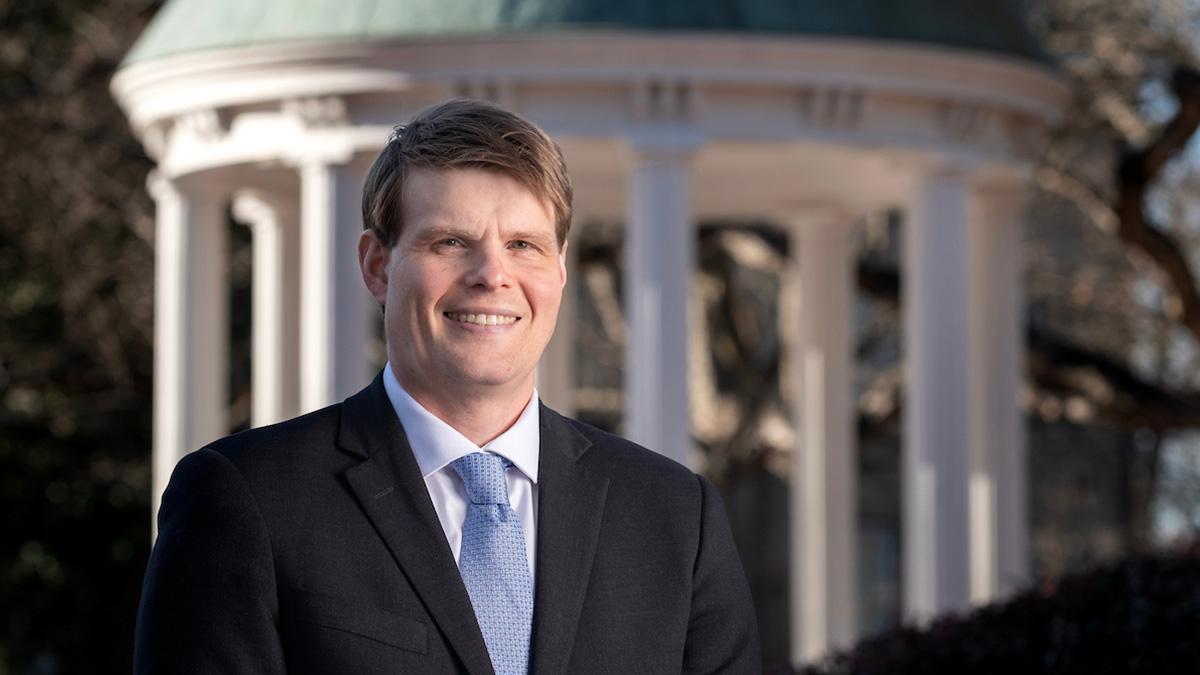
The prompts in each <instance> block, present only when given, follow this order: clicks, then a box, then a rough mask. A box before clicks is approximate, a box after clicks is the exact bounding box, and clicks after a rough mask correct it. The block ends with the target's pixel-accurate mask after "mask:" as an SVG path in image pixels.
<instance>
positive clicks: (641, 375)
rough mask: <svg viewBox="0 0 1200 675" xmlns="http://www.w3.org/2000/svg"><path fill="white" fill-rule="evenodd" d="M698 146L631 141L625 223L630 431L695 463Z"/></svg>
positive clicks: (679, 459) (644, 442)
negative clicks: (691, 359) (692, 405)
mask: <svg viewBox="0 0 1200 675" xmlns="http://www.w3.org/2000/svg"><path fill="white" fill-rule="evenodd" d="M692 148H693V146H691V145H687V144H675V143H661V144H659V143H653V142H639V143H635V144H634V145H633V171H632V173H631V175H630V186H629V204H628V216H627V222H626V227H625V260H624V264H625V272H624V273H625V279H624V298H625V306H626V307H627V309H626V316H627V317H628V318H629V334H628V343H627V345H626V352H625V433H626V435H627V436H629V438H631V439H632V440H634V441H636V442H638V443H641V444H642V445H644V446H646V447H648V448H650V449H652V450H655V451H658V452H660V453H662V454H664V455H666V456H667V457H670V458H671V459H674V460H675V461H677V462H680V463H682V464H689V463H690V461H691V455H692V441H691V434H690V430H689V419H688V412H689V407H688V367H687V363H688V347H687V340H688V319H689V318H688V314H689V312H688V305H689V302H688V293H689V288H690V283H691V274H692V267H693V260H694V258H695V238H696V235H695V229H694V225H693V223H692V195H691V170H690V166H689V165H690V159H691V154H692Z"/></svg>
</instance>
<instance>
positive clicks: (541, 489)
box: [532, 406, 608, 673]
mask: <svg viewBox="0 0 1200 675" xmlns="http://www.w3.org/2000/svg"><path fill="white" fill-rule="evenodd" d="M539 417H540V420H541V450H540V455H539V459H538V525H537V530H538V536H537V580H536V587H535V588H536V596H535V598H534V610H533V659H532V666H533V667H532V672H534V673H561V672H565V671H566V668H567V659H568V657H570V654H571V647H572V646H573V644H574V642H575V629H576V627H577V626H578V624H579V616H580V612H581V611H582V609H583V599H584V593H585V592H586V590H587V586H588V577H589V576H590V575H591V571H592V559H593V557H594V556H595V553H596V541H597V539H598V538H599V534H600V520H601V516H602V515H603V511H604V498H605V495H606V494H607V491H608V478H605V477H603V476H599V475H596V474H595V473H592V472H590V471H588V470H587V469H586V468H584V467H583V465H582V464H581V463H580V462H579V459H580V458H581V457H583V455H584V453H585V452H586V451H587V449H588V447H589V446H590V445H591V441H589V440H588V439H587V438H586V437H584V436H583V434H581V433H579V431H577V430H576V429H575V428H574V427H572V426H571V425H570V424H569V423H568V422H567V421H566V420H564V419H563V418H562V416H560V415H559V414H558V413H556V412H554V411H552V410H550V409H549V408H547V407H545V406H542V407H541V410H540V415H539Z"/></svg>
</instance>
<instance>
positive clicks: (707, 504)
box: [135, 100, 760, 675]
mask: <svg viewBox="0 0 1200 675" xmlns="http://www.w3.org/2000/svg"><path fill="white" fill-rule="evenodd" d="M363 219H364V223H365V226H366V229H365V231H364V232H363V234H362V237H361V239H360V242H359V252H358V253H359V263H360V266H361V269H362V274H363V280H364V281H365V283H366V285H367V288H368V289H369V290H370V292H371V294H372V295H373V296H374V297H375V299H376V300H377V301H378V302H379V304H380V306H381V307H382V309H383V315H384V325H385V330H386V334H387V347H388V365H387V367H385V368H384V370H383V372H381V373H380V374H379V376H378V377H376V378H375V381H374V382H373V383H372V384H371V385H369V386H368V387H367V388H366V389H364V390H363V391H361V392H359V393H358V394H355V395H354V396H352V397H350V398H348V399H346V400H345V401H343V402H342V403H339V404H336V405H333V406H330V407H329V408H325V409H324V410H319V411H317V412H315V413H312V414H310V415H306V416H304V417H300V418H297V419H294V420H291V421H288V422H285V423H283V424H279V425H275V426H272V427H266V428H263V429H256V430H251V431H248V432H245V433H242V434H238V435H236V436H231V437H229V438H225V439H222V440H220V441H217V442H215V443H213V444H212V445H210V446H208V447H205V448H203V449H201V450H199V451H197V452H194V453H192V454H190V455H188V456H187V457H185V458H184V459H183V460H182V461H181V462H180V463H179V466H178V467H177V468H176V470H175V474H174V475H173V476H172V479H171V483H170V486H169V487H168V489H167V492H166V494H165V496H164V498H163V506H162V509H161V511H160V514H159V538H158V542H157V543H156V545H155V549H154V552H153V554H152V556H151V560H150V565H149V567H148V569H147V573H146V580H145V587H144V592H143V596H142V602H141V607H140V609H139V616H138V628H137V639H136V647H135V672H137V673H168V672H169V673H268V674H273V673H284V672H290V673H362V674H371V673H473V674H476V675H483V674H486V673H493V672H495V673H501V674H508V673H528V672H535V673H539V674H540V673H676V672H686V673H717V672H721V673H757V672H759V671H760V662H759V647H758V638H757V631H756V627H755V624H754V612H753V608H752V606H751V603H750V597H749V592H748V589H747V585H746V581H745V577H744V574H743V572H742V569H741V565H740V562H739V560H738V557H737V552H736V550H735V549H734V546H733V541H732V537H731V536H730V532H729V526H728V523H727V522H726V517H725V513H724V510H723V507H722V505H721V501H720V498H719V497H718V495H717V492H716V490H715V489H714V488H713V486H712V485H711V484H710V483H709V482H708V481H706V480H705V479H703V478H701V477H699V476H696V475H695V474H693V473H692V472H690V471H689V470H687V469H686V468H684V467H682V466H680V465H678V464H675V463H674V462H671V461H670V460H667V459H665V458H663V457H661V456H659V455H657V454H655V453H653V452H651V451H649V450H647V449H645V448H642V447H639V446H637V445H635V444H633V443H631V442H629V441H626V440H624V439H621V438H618V437H615V436H612V435H610V434H606V433H604V432H601V431H599V430H597V429H594V428H592V427H589V426H587V425H585V424H582V423H579V422H576V421H573V420H570V419H567V418H564V417H562V416H560V415H558V414H557V413H555V412H554V411H552V410H550V409H549V408H546V407H545V406H543V405H541V403H540V402H539V401H538V397H537V392H536V391H535V390H534V369H535V367H536V365H537V362H538V359H539V357H540V356H541V354H542V351H543V350H544V349H545V347H546V344H547V342H548V341H549V340H550V336H551V334H552V333H553V332H554V324H555V320H556V316H557V313H558V307H559V303H560V300H561V297H562V289H563V285H564V283H565V281H566V275H567V270H566V267H565V260H566V250H567V232H568V229H569V226H570V222H571V186H570V182H569V180H568V178H567V173H566V167H565V166H564V164H563V161H562V155H561V153H560V152H559V150H558V148H557V146H556V145H555V144H554V142H553V141H552V140H551V139H550V138H549V137H548V136H546V134H545V133H544V132H542V131H541V130H540V129H538V128H537V127H535V126H533V125H532V124H530V123H529V122H527V121H525V120H523V119H521V118H520V117H518V116H516V115H513V114H512V113H509V112H506V111H504V110H501V109H499V108H496V107H494V106H491V105H488V104H485V103H480V102H476V101H465V100H457V101H451V102H448V103H445V104H442V105H439V106H436V107H434V108H430V109H428V110H425V111H423V112H422V113H420V114H418V115H417V116H416V118H414V119H413V120H412V122H411V123H410V124H408V125H407V126H404V127H401V128H398V129H397V131H396V133H395V134H394V135H393V137H392V138H391V139H390V140H389V141H388V143H387V145H386V147H385V148H384V149H383V152H382V153H381V154H380V156H379V158H378V159H377V160H376V162H375V164H374V166H373V167H372V169H371V172H370V175H369V176H368V178H367V184H366V187H365V189H364V194H363Z"/></svg>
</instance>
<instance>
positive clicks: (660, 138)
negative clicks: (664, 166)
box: [626, 124, 704, 163]
mask: <svg viewBox="0 0 1200 675" xmlns="http://www.w3.org/2000/svg"><path fill="white" fill-rule="evenodd" d="M626 140H627V141H628V144H629V148H630V150H631V151H632V152H633V156H634V159H635V160H636V161H640V162H652V163H676V162H686V161H688V160H690V159H691V158H692V156H693V155H694V154H695V153H696V152H697V151H699V150H700V148H701V147H703V145H704V137H703V136H701V135H700V133H699V132H697V131H696V130H695V129H693V128H691V127H689V126H680V125H659V124H652V125H649V124H648V125H642V126H638V127H635V128H634V129H632V130H631V131H630V132H629V133H628V134H627V135H626Z"/></svg>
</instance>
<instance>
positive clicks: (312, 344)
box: [300, 160, 378, 412]
mask: <svg viewBox="0 0 1200 675" xmlns="http://www.w3.org/2000/svg"><path fill="white" fill-rule="evenodd" d="M365 175H366V172H365V169H364V167H362V166H361V165H360V164H358V163H355V162H350V163H346V164H335V163H330V162H326V161H318V160H313V161H307V162H305V163H303V164H301V168H300V178H301V181H300V184H301V215H300V260H301V263H300V411H301V412H309V411H312V410H316V409H318V408H321V407H323V406H326V405H329V404H331V403H335V402H337V401H340V400H342V399H344V398H346V397H347V396H349V395H351V394H353V393H354V392H356V391H358V390H359V389H361V388H362V387H363V386H365V385H366V384H367V383H368V382H369V381H370V373H369V372H368V354H367V337H368V335H369V327H370V317H371V314H370V312H371V311H378V310H377V309H376V308H374V307H371V306H370V305H368V304H367V302H366V301H367V298H368V297H369V296H368V295H367V291H366V288H365V287H364V286H363V281H362V274H361V272H360V271H359V269H358V236H359V233H360V232H362V209H361V199H362V185H363V180H364V177H365Z"/></svg>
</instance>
